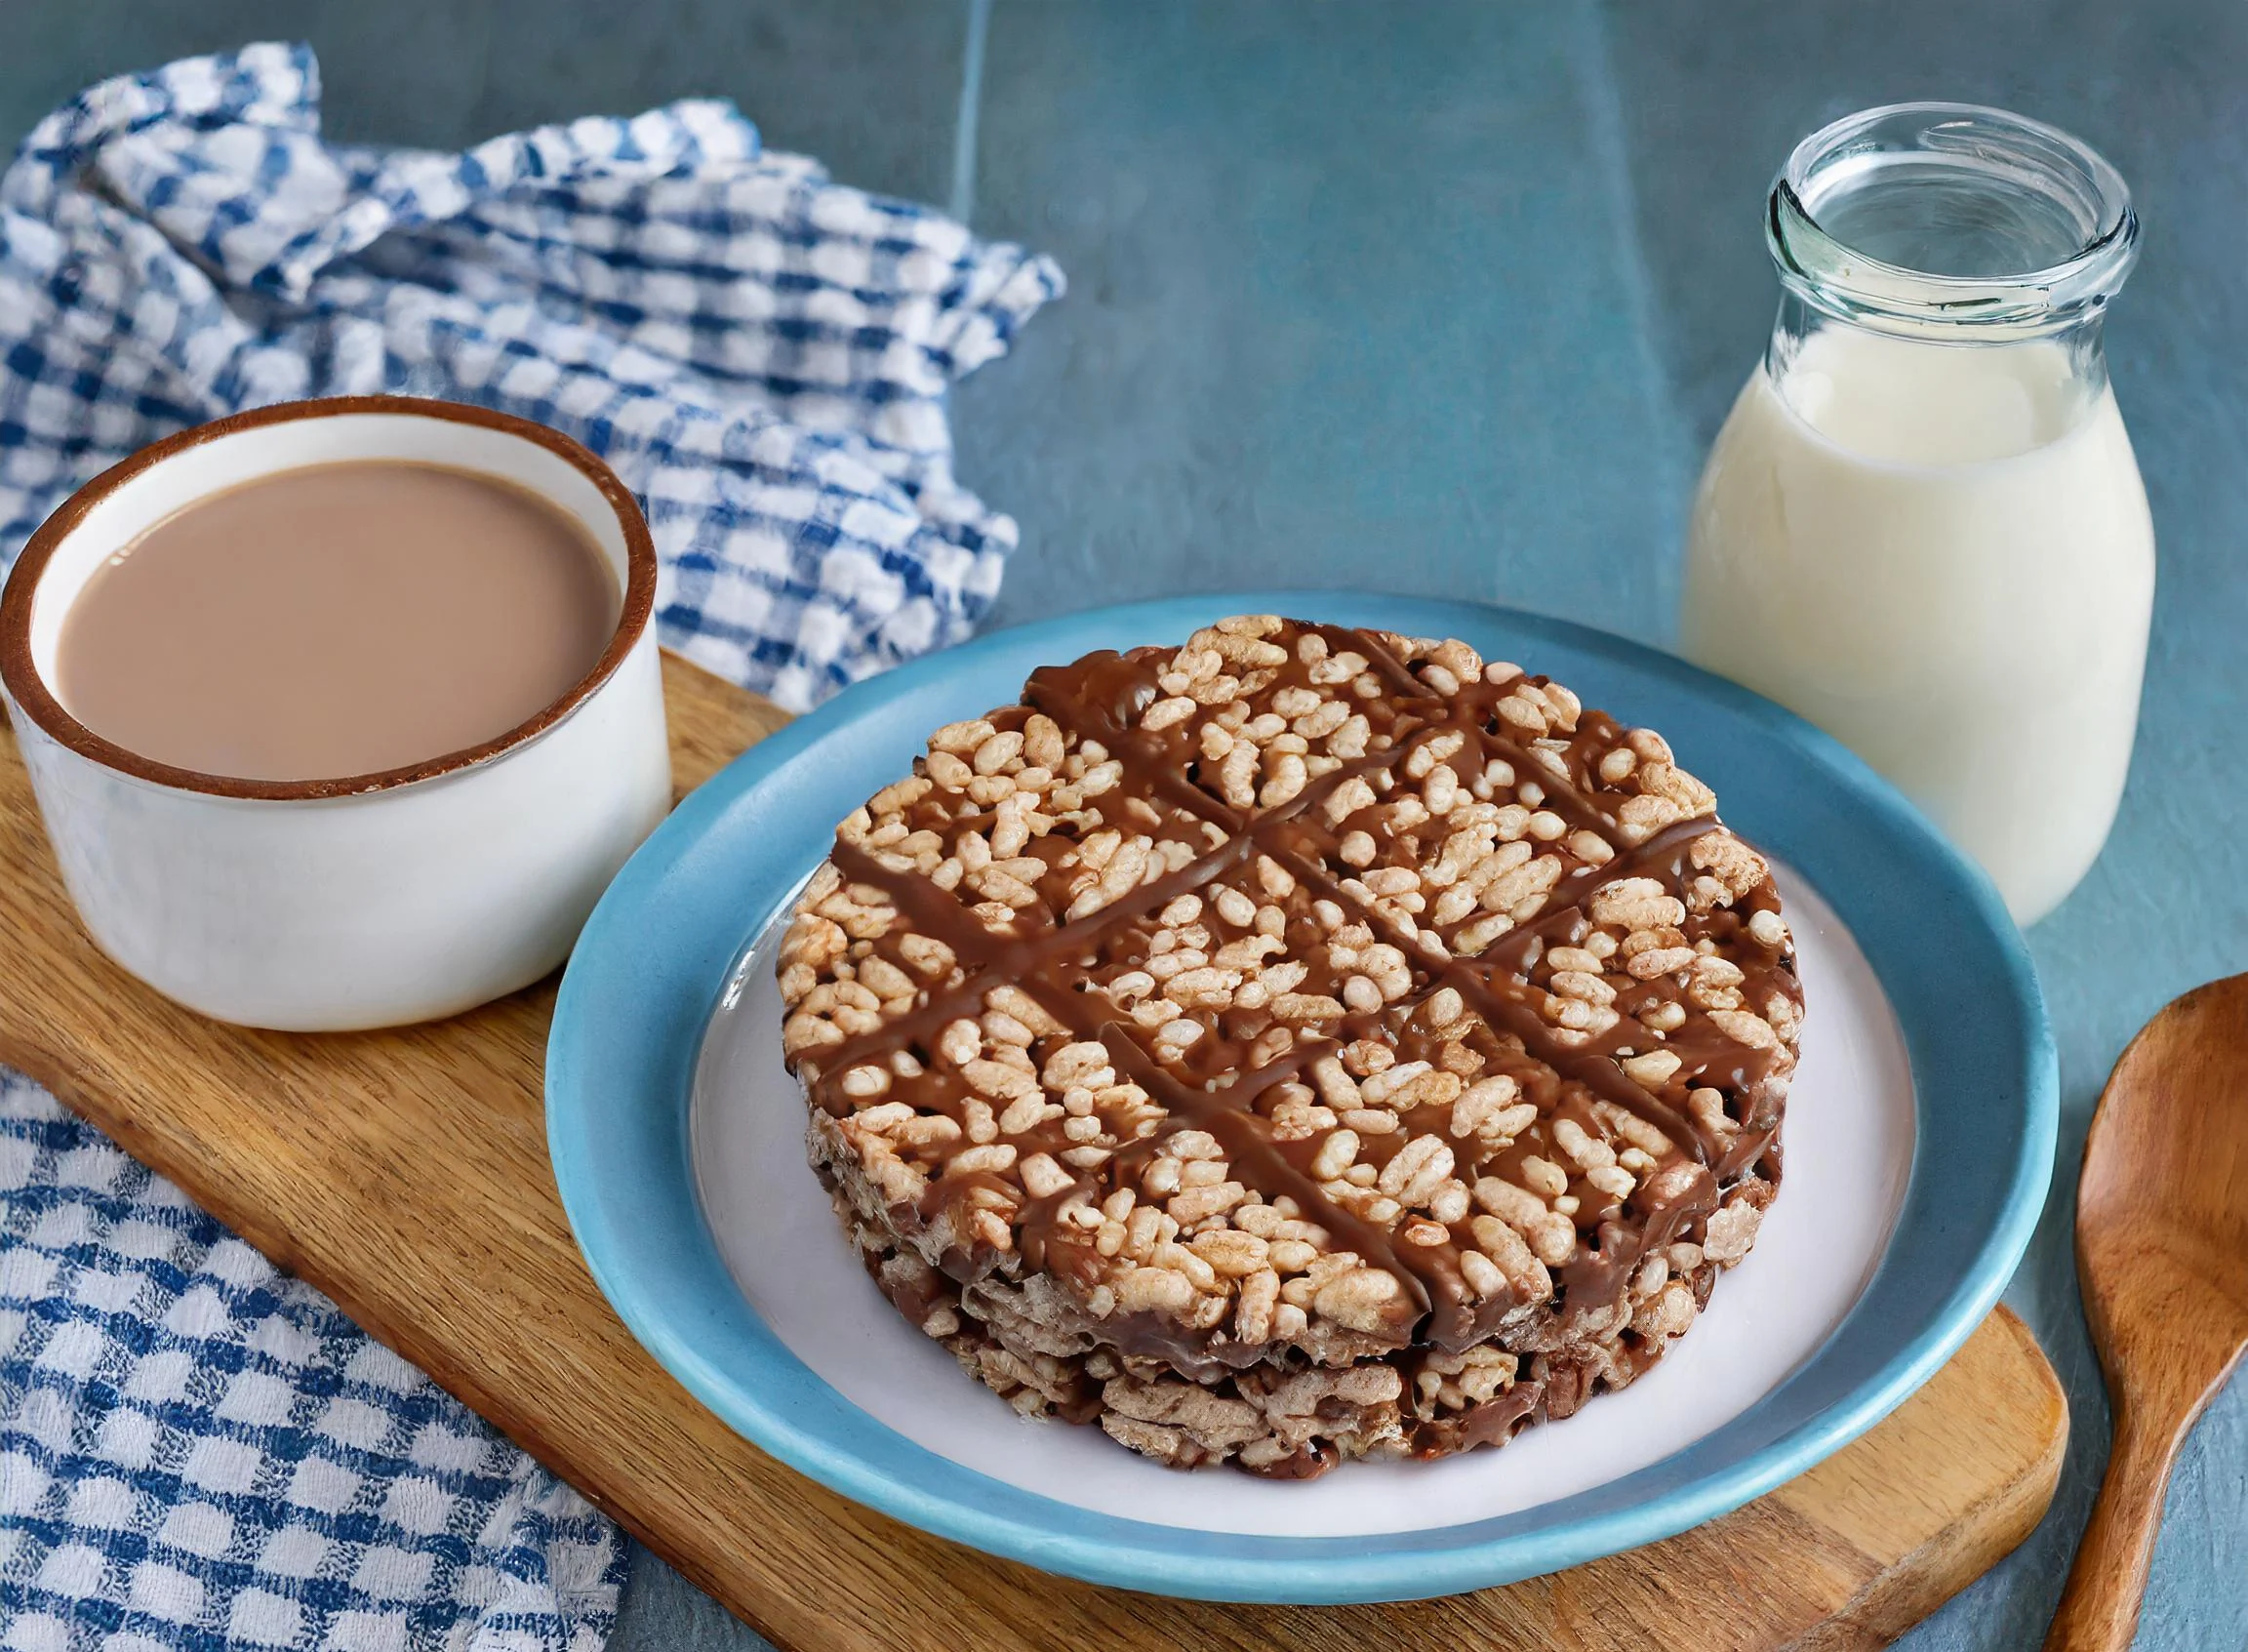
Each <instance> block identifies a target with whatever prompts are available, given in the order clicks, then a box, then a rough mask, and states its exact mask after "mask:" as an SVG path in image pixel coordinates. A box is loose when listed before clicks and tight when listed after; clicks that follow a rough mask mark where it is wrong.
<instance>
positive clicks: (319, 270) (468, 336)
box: [0, 46, 1062, 1652]
mask: <svg viewBox="0 0 2248 1652" xmlns="http://www.w3.org/2000/svg"><path fill="white" fill-rule="evenodd" d="M1061 290H1062V279H1061V275H1060V272H1059V271H1058V270H1056V269H1055V267H1054V266H1053V264H1051V263H1050V262H1047V261H1046V260H1044V259H1041V258H1036V257H1033V256H1030V255H1028V254H1025V253H1024V252H1023V251H1022V250H1020V249H1018V248H1014V247H1008V246H999V245H989V244H985V243H983V242H979V241H978V240H976V239H975V238H974V237H972V236H971V235H970V234H969V233H968V232H967V230H966V229H965V228H963V227H962V226H961V225H959V224H957V223H954V222H950V221H948V220H946V219H943V218H942V217H939V216H937V215H935V214H932V213H929V212H927V211H925V210H922V209H919V208H916V207H912V206H908V205H904V204H902V203H899V202H893V201H886V200H882V199H879V198H877V197H874V196H871V195H868V194H865V193H863V192H862V191H859V190H855V189H850V188H846V187H844V186H842V185H839V184H836V183H833V182H831V181H829V180H828V179H827V178H826V177H825V175H824V174H823V173H822V172H821V170H820V169H819V168H818V167H817V166H815V165H813V164H812V163H811V162H809V161H806V160H803V159H801V158H798V157H794V156H786V155H776V154H768V153H765V152H764V151H762V150H761V148H760V146H759V144H758V140H757V134H756V131H755V129H754V128H753V127H752V126H750V125H749V123H748V122H746V121H745V120H743V118H742V117H741V116H740V115H739V114H738V113H737V112H736V111H735V110H734V109H733V108H732V107H731V106H730V105H728V104H724V103H717V102H682V103H676V104H673V105H671V106H669V107H667V108H663V109H659V110H656V111H654V112H652V113H649V114H645V115H642V116H639V117H638V118H636V119H632V120H607V119H588V120H581V121H576V122H573V123H571V124H570V125H567V126H559V127H547V128H542V129H540V130H538V131H535V132H528V133H522V134H518V135H516V136H513V137H508V138H501V139H495V140H494V141H491V142H488V143H484V144H481V145H479V146H478V147H476V148H474V149H472V150H469V151H468V152H466V153H464V154H458V155H446V154H433V153H426V152H420V151H402V150H394V149H390V150H380V149H369V148H350V147H343V146H339V145H334V144H329V143H327V142H325V141H322V139H321V138H320V135H319V115H318V79H317V68H316V65H315V64H314V62H313V60H312V58H311V55H310V54H309V53H308V52H305V51H303V50H301V49H296V48H289V47H283V46H255V47H250V48H247V49H245V50H243V51H241V52H238V53H233V54H227V55H221V56H216V57H209V58H197V59H191V60H185V61H181V62H178V63H174V64H172V65H170V66H169V67H167V68H164V69H162V70H159V71H157V72H155V73H153V74H147V75H137V76H129V77H126V78H122V79H118V80H111V81H106V82H103V83H102V84H100V85H99V86H96V87H94V88H92V89H91V90H89V91H88V92H86V93H84V94H83V95H82V96H80V97H79V98H78V99H77V100H76V101H73V102H72V103H70V104H69V105H68V106H67V107H65V108H63V109H60V110H59V111H58V112H56V113H55V114H54V115H52V116H50V117H49V118H48V119H47V120H45V121H44V122H42V123H41V124H40V126H39V127H38V129H37V130H36V131H35V132H33V134H32V135H31V137H30V138H29V139H28V140H26V141H25V142H24V144H23V146H22V148H21V149H20V151H19V152H18V154H17V157H16V159H15V161H14V163H13V164H12V165H11V166H10V167H9V169H8V171H7V173H6V174H5V176H0V563H4V562H5V561H6V560H8V559H12V558H13V556H14V555H15V554H16V553H17V552H18V551H19V550H20V548H21V546H22V544H23V541H24V540H25V538H26V537H28V535H29V534H30V532H31V531H32V529H33V528H35V527H36V526H37V525H38V523H39V521H40V520H41V519H42V518H43V517H44V516H45V515H46V514H47V513H48V512H49V511H50V510H52V509H53V508H54V507H55V506H56V505H57V504H60V502H61V500H62V499H63V498H64V497H66V496H67V495H68V494H69V493H70V492H71V491H72V490H73V489H74V488H76V487H77V486H78V485H79V484H80V483H81V482H83V481H85V480H86V479H87V478H88V477H90V476H92V475H94V474H95V473H96V472H97V471H99V470H100V469H102V468H103V467H104V466H106V465H108V464H110V463H114V462H115V461H117V460H119V459H122V458H123V457H125V456H126V455H127V454H129V453H131V452H133V451H134V450H135V449H137V448H139V447H141V446H142V445H144V444H145V443H147V442H148V441H151V440H153V439H154V438H156V437H158V436H161V435H164V434H166V433H168V432H170V431H172V430H176V429H179V428H181V426H183V425H187V424H192V423H200V422H202V421H204V420H208V419H212V418H215V417H218V416H219V415H221V414H224V413H228V412H231V411H234V410H236V409H239V408H243V407H248V406H253V405H257V404H260V403H265V402H272V401H279V400H285V399H290V398H294V397H300V396H310V395H329V394H344V393H356V392H365V391H374V390H393V391H406V392H408V393H421V394H430V395H441V396H446V397H450V398H454V399H459V400H463V401H473V402H480V403H483V404H485V405H487V406H491V407H497V408H502V409H504V410H506V411H508V412H512V413H517V414H522V415H524V416H527V417H529V418H532V419H536V420H539V421H541V422H542V423H548V424H551V425H554V426H556V427H557V428H560V429H563V430H566V431H568V432H569V433H570V434H572V435H574V436H576V437H577V438H578V439H579V440H581V441H582V442H584V443H585V444H586V445H587V446H589V447H591V448H592V449H593V450H594V451H596V452H597V453H600V454H602V455H603V456H604V457H605V458H607V459H608V461H609V462H610V463H612V464H613V465H614V466H615V467H616V468H617V470H618V471H619V472H620V474H622V477H623V478H624V480H625V481H626V482H627V483H628V484H630V485H631V487H632V488H633V490H634V491H635V492H636V493H637V494H638V495H639V497H640V500H641V503H642V504H643V505H644V506H645V508H646V510H647V513H648V517H649V520H650V524H651V526H652V527H653V529H654V533H655V539H656V544H657V549H658V551H659V553H660V556H661V559H662V583H661V585H660V588H659V593H658V604H659V615H660V621H661V626H662V637H663V640H664V642H666V643H667V644H669V645H670V646H672V647H675V648H678V649H680V650H682V651H683V652H685V653H686V654H688V655H690V656H691V657H693V658H695V659H697V660H699V661H701V662H702V664H704V665H708V666H711V667H712V668H714V669H716V670H717V671H719V672H720V673H722V674H724V675H726V676H728V677H731V678H733V679H734V680H735V681H737V682H741V683H744V684H746V685H749V686H751V687H755V688H758V689H761V690H763V691H764V692H765V693H767V694H769V695H772V696H773V697H774V698H775V699H777V700H779V701H781V702H782V703H783V705H788V706H791V707H793V708H803V707H805V706H808V705H812V704H813V703H815V702H817V701H818V700H820V699H821V698H823V696H825V695H826V694H828V693H830V692H832V691H833V690H835V689H837V688H839V687H841V686H842V685H844V684H845V683H848V682H850V681H852V680H854V679H856V678H858V677H861V676H863V675H865V674H867V673H869V672H872V671H875V670H878V669H880V668H882V667H883V666H884V665H889V664H892V663H894V662H896V661H898V660H901V659H903V658H905V657H908V656H910V655H913V654H916V653H918V652H920V651H922V650H925V649H929V648H933V647H937V646H940V645H943V644H944V643H948V642H951V641H953V640H956V639H957V638H959V637H961V636H963V635H965V634H966V633H967V632H968V631H969V629H970V628H971V627H972V626H973V625H975V624H976V622H977V620H978V619H979V618H981V617H982V615H983V613H984V612H985V610H986V609H987V608H988V607H989V605H990V602H991V599H992V597H993V595H994V593H995V592H996V589H997V586H998V581H999V576H1000V572H1001V569H1002V566H1003V564H1004V561H1005V557H1006V554H1007V551H1008V550H1009V549H1010V548H1011V547H1012V545H1013V544H1014V542H1015V529H1014V525H1013V523H1011V522H1010V521H1009V520H1008V519H1007V518H1006V517H1004V516H1000V515H997V514H995V513H993V512H992V511H990V510H988V509H986V508H985V507H984V506H983V504H982V503H981V502H980V501H979V500H977V499H976V498H975V497H974V496H973V495H971V494H969V493H968V492H966V491H965V490H963V489H962V488H961V487H960V486H959V485H958V484H957V483H956V482H955V481H954V480H953V477H952V471H951V444H950V437H949V432H948V429H947V426H946V421H945V409H944V394H945V389H946V386H947V385H948V384H949V383H950V382H951V381H952V380H954V379H956V378H957V377H959V376H960V375H961V374H963V373H965V372H967V371H968V370H970V369H971V368H973V367H975V366H977V365H978V364H980V363H982V362H983V361H986V360H988V359H990V358H992V357H993V356H996V355H998V354H1000V353H1001V352H1002V351H1003V350H1004V349H1005V348H1006V347H1007V344H1008V342H1009V340H1010V339H1011V338H1012V336H1013V334H1014V332H1015V330H1016V328H1018V327H1019V326H1021V325H1022V324H1023V322H1024V321H1025V320H1026V319H1027V318H1028V317H1029V316H1030V315H1031V314H1032V313H1033V312H1034V311H1035V310H1036V309H1037V308H1038V307H1039V305H1040V304H1042V303H1043V302H1046V301H1047V300H1048V299H1050V298H1053V297H1055V296H1056V295H1058V294H1059V293H1060V292H1061ZM0 944H4V943H0ZM623 1565H624V1550H623V1545H622V1540H621V1539H620V1538H619V1536H618V1534H617V1532H616V1530H615V1528H614V1527H612V1526H611V1525H610V1524H609V1522H608V1521H606V1520H605V1519H603V1518H601V1517H600V1516H599V1515H598V1514H597V1513H595V1512H594V1511H592V1510H591V1509H589V1508H588V1507H587V1506H586V1505H585V1504H584V1503H583V1502H582V1501H581V1500H580V1499H579V1498H578V1497H577V1496H576V1494H575V1493H573V1492H571V1491H570V1490H569V1489H568V1488H567V1487H564V1486H562V1485H560V1484H559V1483H557V1482H556V1481H555V1480H554V1479H553V1478H552V1477H551V1476H549V1475H547V1474H546V1473H545V1472H544V1471H542V1470H540V1469H539V1468H538V1467H537V1466H536V1465H534V1464H532V1463H531V1462H530V1461H528V1460H527V1459H525V1458H524V1457H523V1456H521V1455H520V1454H519V1453H517V1452H516V1451H514V1450H513V1449H512V1448H511V1447H509V1446H508V1445H507V1444H506V1443H505V1442H504V1441H502V1440H501V1439H500V1438H499V1437H498V1436H496V1435H495V1434H494V1433H493V1432H492V1431H491V1430H489V1429H487V1428H486V1427H484V1425H482V1424H481V1423H480V1422H478V1421H477V1420H476V1419H475V1418H474V1417H473V1416H471V1415H470V1414H469V1413H468V1412H466V1411H465V1410H464V1409H463V1408H462V1407H461V1406H460V1405H459V1404H458V1403H456V1402H455V1401H453V1400H452V1399H450V1398H449V1397H448V1396H446V1395H445V1394H444V1393H442V1392H441V1391H439V1390H437V1389H436V1388H434V1387H433V1386H432V1385H431V1384H430V1383H429V1382H428V1380H427V1379H425V1378H423V1377H422V1376H421V1375H420V1374H419V1373H418V1372H416V1371H414V1370H413V1369H412V1368H411V1367H409V1366H407V1365H405V1364H404V1363H403V1362H402V1361H400V1360H399V1359H397V1358H396V1357H395V1356H394V1355H392V1354H390V1353H388V1352H387V1351H386V1350H383V1349H381V1347H379V1346H378V1345H376V1344H374V1343H373V1342H371V1341H369V1340H368V1339H367V1338H366V1337H364V1336H363V1335H361V1334H360V1333H359V1332H358V1331H357V1330H356V1329H354V1328H353V1327H352V1326H351V1324H350V1323H349V1322H348V1321H347V1320H345V1319H344V1318H343V1316H342V1315H341V1312H339V1311H338V1310H337V1309H336V1308H335V1307H334V1306H333V1305H331V1304H330V1303H328V1302H327V1301H326V1300H325V1299H324V1298H323V1297H321V1296H320V1295H319V1294H318V1293H317V1292H315V1291H313V1290H311V1289H309V1288H308V1287H306V1286H305V1285H303V1284H301V1282H298V1281H295V1280H291V1279H289V1278H287V1277H285V1276H283V1275H281V1274H279V1273H278V1272H276V1271H275V1270H274V1269H273V1268H272V1267H271V1266H270V1265H269V1264H267V1263H265V1262H264V1261H263V1260H262V1259H261V1258H260V1257H259V1256H258V1255H257V1254H256V1253H255V1252H253V1251H251V1250H250V1249H249V1248H248V1247H247V1246H245V1245H244V1244H243V1243H242V1242H241V1241H240V1240H238V1239H236V1238H234V1237H232V1236H231V1235H230V1234H228V1233H227V1232H226V1231H225V1229H222V1228H221V1226H220V1225H219V1224H218V1223H216V1222H215V1221H213V1220H212V1219H211V1218H210V1217H208V1216H206V1215H203V1214H202V1213H200V1212H199V1211H197V1210H196V1209H195V1208H194V1207H193V1206H192V1205H191V1204H189V1203H188V1202H187V1200H186V1199H185V1198H184V1197H183V1196H182V1195H181V1193H180V1192H179V1190H178V1189H174V1188H173V1187H171V1186H170V1185H169V1184H168V1183H166V1182H164V1181H163V1180H162V1179H161V1178H159V1177H156V1176H154V1175H152V1174H151V1173H149V1172H148V1171H147V1170H145V1169H143V1168H141V1167H140V1166H138V1165H136V1164H135V1163H133V1161H132V1160H131V1159H129V1158H128V1157H126V1156H125V1155H124V1154H122V1153H121V1152H119V1151H118V1150H117V1149H116V1148H114V1147H112V1146H111V1145H109V1144H108V1143H107V1142H106V1141H105V1140H104V1139H103V1138H102V1137H101V1136H100V1134H99V1133H97V1132H96V1131H94V1130H93V1129H91V1128H90V1127H88V1126H86V1125H84V1124H82V1123H80V1122H78V1121H77V1120H75V1119H73V1118H72V1117H71V1116H70V1115H68V1114H67V1113H65V1112H64V1111H63V1110H62V1109H61V1108H59V1107H58V1106H57V1105H56V1103H55V1102H54V1101H53V1099H52V1098H50V1097H49V1096H47V1095H46V1094H45V1093H44V1092H43V1091H40V1090H38V1089H37V1088H35V1087H34V1086H32V1085H31V1084H30V1083H29V1082H28V1081H26V1080H24V1079H21V1078H20V1077H17V1076H16V1075H13V1074H8V1073H5V1072H0V1648H5V1649H6V1652H50V1649H52V1652H64V1649H67V1652H81V1649H92V1648H100V1649H102V1652H139V1649H146V1648H159V1647H161V1648H174V1647H183V1648H202V1647H221V1646H224V1647H237V1646H241V1647H257V1646H270V1647H285V1648H300V1647H301V1648H312V1647H321V1648H336V1649H338V1652H378V1649H380V1652H410V1649H420V1648H424V1647H444V1648H460V1649H463V1652H534V1649H537V1652H592V1649H594V1648H597V1647H599V1646H600V1645H601V1643H602V1642H603V1641H604V1640H605V1638H606V1637H607V1635H608V1632H609V1630H610V1628H611V1627H612V1625H613V1623H614V1621H615V1616H616V1608H617V1597H618V1592H619V1589H620V1587H621V1584H622V1576H623Z"/></svg>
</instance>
